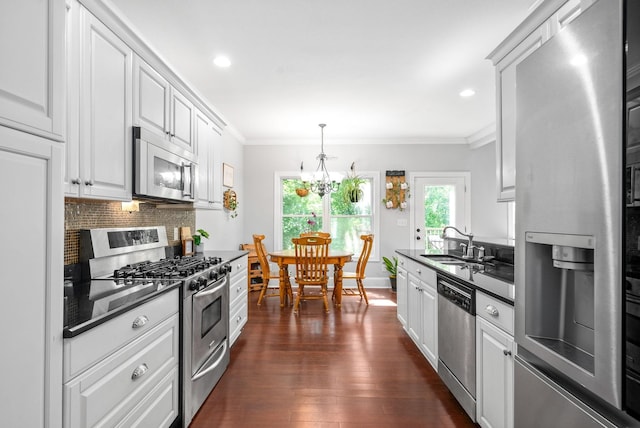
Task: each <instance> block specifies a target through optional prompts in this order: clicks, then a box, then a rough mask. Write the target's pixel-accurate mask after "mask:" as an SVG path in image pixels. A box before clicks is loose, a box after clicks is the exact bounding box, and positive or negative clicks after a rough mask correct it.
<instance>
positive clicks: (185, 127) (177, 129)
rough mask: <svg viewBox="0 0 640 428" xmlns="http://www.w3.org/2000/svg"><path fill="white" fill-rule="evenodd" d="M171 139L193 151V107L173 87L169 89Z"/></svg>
mask: <svg viewBox="0 0 640 428" xmlns="http://www.w3.org/2000/svg"><path fill="white" fill-rule="evenodd" d="M170 105H171V112H170V116H169V117H170V118H171V134H170V135H171V141H173V142H174V143H176V144H178V145H180V146H183V147H184V148H185V149H187V150H189V151H191V152H193V153H195V149H194V135H193V134H194V133H193V122H194V117H195V107H194V106H193V104H192V103H191V101H189V100H188V99H187V97H185V96H184V95H182V94H181V93H180V92H178V91H177V90H176V89H175V88H172V90H171V103H170Z"/></svg>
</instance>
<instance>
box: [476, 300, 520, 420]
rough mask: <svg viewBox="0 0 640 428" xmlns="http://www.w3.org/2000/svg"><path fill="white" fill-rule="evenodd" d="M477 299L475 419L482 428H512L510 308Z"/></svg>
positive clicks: (502, 304)
mask: <svg viewBox="0 0 640 428" xmlns="http://www.w3.org/2000/svg"><path fill="white" fill-rule="evenodd" d="M476 296H477V300H476V309H477V310H476V312H477V316H476V376H477V378H476V400H477V407H476V419H477V422H478V424H480V426H482V427H487V428H510V427H513V353H514V340H513V307H510V306H509V305H506V304H504V303H502V302H500V301H498V300H496V299H493V298H491V297H489V296H487V295H485V294H483V293H480V292H477V293H476ZM509 328H511V331H508V329H509Z"/></svg>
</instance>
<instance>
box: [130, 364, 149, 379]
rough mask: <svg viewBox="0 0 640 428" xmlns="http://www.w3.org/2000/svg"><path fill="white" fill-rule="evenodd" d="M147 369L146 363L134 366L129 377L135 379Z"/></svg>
mask: <svg viewBox="0 0 640 428" xmlns="http://www.w3.org/2000/svg"><path fill="white" fill-rule="evenodd" d="M147 370H149V366H147V365H146V364H140V365H139V366H138V367H136V369H135V370H134V371H133V373H132V374H131V379H132V380H136V379H138V378H139V377H142V376H144V374H145V373H146V372H147Z"/></svg>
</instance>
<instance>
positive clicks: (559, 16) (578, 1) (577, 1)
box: [550, 0, 595, 35]
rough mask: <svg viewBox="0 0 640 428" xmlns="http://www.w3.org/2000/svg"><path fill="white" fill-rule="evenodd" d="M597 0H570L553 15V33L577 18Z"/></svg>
mask: <svg viewBox="0 0 640 428" xmlns="http://www.w3.org/2000/svg"><path fill="white" fill-rule="evenodd" d="M594 2H595V0H569V1H567V2H566V3H565V4H564V5H562V7H561V8H560V9H558V11H557V12H556V13H554V14H553V16H552V17H551V19H550V21H551V34H552V35H554V34H556V33H558V31H560V30H562V29H563V28H564V27H566V26H567V25H569V23H570V22H571V21H573V20H574V19H576V18H577V17H578V16H579V15H580V14H581V13H582V11H584V10H585V9H586V8H587V7H589V6H590V5H591V4H592V3H594Z"/></svg>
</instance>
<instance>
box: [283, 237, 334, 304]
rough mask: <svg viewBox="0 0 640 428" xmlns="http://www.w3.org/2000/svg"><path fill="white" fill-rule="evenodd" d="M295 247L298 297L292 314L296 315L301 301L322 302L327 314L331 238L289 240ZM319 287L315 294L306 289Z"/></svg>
mask: <svg viewBox="0 0 640 428" xmlns="http://www.w3.org/2000/svg"><path fill="white" fill-rule="evenodd" d="M291 241H292V242H293V245H294V247H295V257H296V276H295V278H296V283H297V284H298V295H297V296H296V302H295V304H294V305H293V312H294V313H298V310H299V307H300V301H301V300H323V303H324V310H325V312H329V302H328V300H327V283H328V282H329V274H328V272H329V269H328V266H327V261H328V257H329V244H330V243H331V238H324V237H322V236H304V237H300V238H293V239H292V240H291ZM311 286H313V287H319V291H318V292H317V293H315V292H313V291H311V290H309V288H308V287H311Z"/></svg>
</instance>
